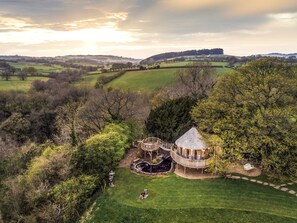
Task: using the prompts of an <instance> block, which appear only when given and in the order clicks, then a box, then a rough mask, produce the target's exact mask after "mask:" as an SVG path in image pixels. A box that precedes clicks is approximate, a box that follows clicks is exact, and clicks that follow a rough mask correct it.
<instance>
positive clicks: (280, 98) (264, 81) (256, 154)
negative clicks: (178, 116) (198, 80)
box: [192, 59, 297, 177]
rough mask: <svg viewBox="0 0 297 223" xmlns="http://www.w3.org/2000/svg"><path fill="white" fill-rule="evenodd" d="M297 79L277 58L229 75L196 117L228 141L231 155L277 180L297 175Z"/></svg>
mask: <svg viewBox="0 0 297 223" xmlns="http://www.w3.org/2000/svg"><path fill="white" fill-rule="evenodd" d="M296 86H297V75H296V73H295V72H294V69H293V68H292V67H291V66H289V65H286V64H285V63H283V62H282V61H280V60H276V59H260V60H257V61H254V62H251V63H250V64H248V65H247V66H244V67H242V68H241V69H240V70H239V72H234V73H231V74H226V75H225V76H223V77H222V78H221V79H220V80H219V81H218V84H217V85H216V86H215V88H214V91H213V92H212V94H211V95H210V97H209V98H208V99H207V100H204V101H203V102H202V103H200V104H198V105H197V106H196V107H195V108H194V109H193V111H192V117H193V119H194V120H195V121H196V123H197V125H198V127H199V128H200V129H201V130H203V131H205V132H208V133H215V134H217V135H219V136H220V137H221V138H222V139H223V140H224V149H225V151H226V152H227V153H229V155H232V156H236V157H237V158H242V157H244V158H247V159H249V160H252V161H254V162H258V163H259V164H260V165H261V166H262V168H263V169H264V170H266V171H269V172H270V173H273V174H275V175H283V174H284V175H287V176H295V177H296V176H297V172H296V170H297V159H296V158H297V141H296V137H297V122H296V114H297V98H296V91H297V89H296Z"/></svg>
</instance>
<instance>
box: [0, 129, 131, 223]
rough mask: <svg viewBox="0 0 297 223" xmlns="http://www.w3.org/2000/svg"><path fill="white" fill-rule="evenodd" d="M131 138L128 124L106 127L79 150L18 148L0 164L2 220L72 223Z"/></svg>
mask: <svg viewBox="0 0 297 223" xmlns="http://www.w3.org/2000/svg"><path fill="white" fill-rule="evenodd" d="M136 135H137V131H136V130H135V129H134V128H133V126H132V125H131V124H125V123H121V124H109V125H107V126H106V127H105V128H104V129H103V130H102V131H101V132H100V133H99V134H96V135H94V136H92V137H90V138H89V139H87V140H86V141H85V142H83V143H82V144H80V145H79V146H78V147H71V146H68V145H63V146H54V145H53V144H47V145H40V146H36V145H34V144H33V145H30V146H29V145H28V146H25V147H23V149H22V150H19V151H18V152H17V153H15V154H14V155H13V156H12V157H10V158H9V159H6V160H5V162H1V163H0V177H1V178H0V179H1V184H0V196H1V203H0V210H1V217H2V219H3V220H5V221H7V222H25V223H31V222H53V223H54V222H55V223H56V222H76V220H77V219H78V218H79V217H80V215H81V214H82V213H83V211H84V210H85V209H86V208H87V207H88V206H89V205H90V202H91V198H92V196H93V195H94V193H95V192H96V191H98V190H100V189H102V188H104V187H105V185H106V183H107V182H108V173H109V171H110V170H114V168H115V167H116V166H117V164H118V162H119V161H120V159H121V158H122V156H123V155H124V153H125V151H126V149H127V148H129V146H130V145H131V142H132V140H134V139H135V137H136Z"/></svg>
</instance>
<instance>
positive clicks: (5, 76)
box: [1, 71, 12, 81]
mask: <svg viewBox="0 0 297 223" xmlns="http://www.w3.org/2000/svg"><path fill="white" fill-rule="evenodd" d="M11 76H12V72H10V71H4V72H2V73H1V77H2V79H5V80H6V81H9V79H11Z"/></svg>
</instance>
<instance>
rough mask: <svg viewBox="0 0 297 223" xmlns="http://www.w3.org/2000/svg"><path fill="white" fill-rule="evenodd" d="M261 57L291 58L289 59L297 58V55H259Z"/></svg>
mask: <svg viewBox="0 0 297 223" xmlns="http://www.w3.org/2000/svg"><path fill="white" fill-rule="evenodd" d="M259 56H262V57H281V58H289V57H296V58H297V53H288V54H285V53H268V54H259Z"/></svg>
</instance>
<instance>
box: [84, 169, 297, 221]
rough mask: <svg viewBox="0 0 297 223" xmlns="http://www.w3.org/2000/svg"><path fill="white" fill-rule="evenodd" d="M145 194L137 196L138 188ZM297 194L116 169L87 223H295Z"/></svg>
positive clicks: (252, 185) (245, 184) (234, 182)
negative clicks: (141, 198)
mask: <svg viewBox="0 0 297 223" xmlns="http://www.w3.org/2000/svg"><path fill="white" fill-rule="evenodd" d="M145 188H146V189H148V191H149V197H148V198H147V199H146V200H143V201H141V200H139V199H138V196H139V194H140V192H142V191H143V189H145ZM296 210H297V197H296V196H294V195H290V194H288V193H286V192H282V191H279V190H276V189H273V188H271V187H267V186H264V185H259V184H256V183H251V182H247V181H244V180H226V179H213V180H188V179H183V178H180V177H177V176H175V175H174V174H170V175H168V176H164V177H144V176H138V175H136V174H133V173H131V172H130V171H129V170H127V169H118V170H117V171H116V177H115V187H114V188H109V189H108V190H107V191H106V192H104V193H103V194H102V195H101V196H100V197H99V198H98V199H97V201H96V204H95V206H94V208H93V212H91V213H90V215H89V216H90V217H89V219H88V221H87V222H89V223H95V222H96V223H100V222H105V223H107V222H108V223H118V222H133V223H150V222H154V223H159V222H160V223H161V222H170V223H178V222H193V223H194V222H195V223H196V222H197V223H200V222H201V223H216V222H220V223H238V222H243V223H266V222H267V223H268V222H269V223H296V222H297V211H296Z"/></svg>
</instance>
